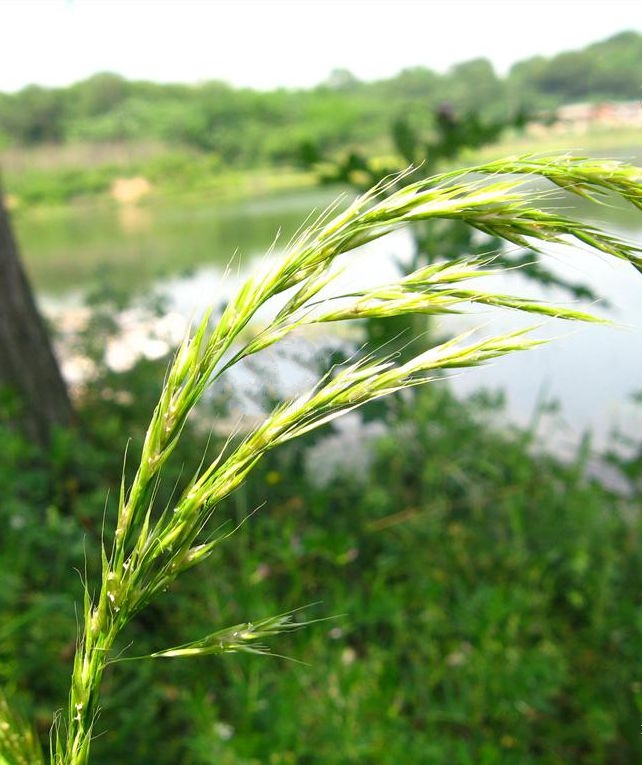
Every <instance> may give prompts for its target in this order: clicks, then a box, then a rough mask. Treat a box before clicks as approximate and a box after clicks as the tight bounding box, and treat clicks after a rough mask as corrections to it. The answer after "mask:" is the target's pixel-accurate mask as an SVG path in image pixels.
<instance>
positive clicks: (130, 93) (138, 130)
mask: <svg viewBox="0 0 642 765" xmlns="http://www.w3.org/2000/svg"><path fill="white" fill-rule="evenodd" d="M640 61H642V35H640V34H638V33H636V32H623V33H621V34H618V35H616V36H615V37H612V38H610V39H608V40H605V41H603V42H599V43H595V44H593V45H590V46H588V47H586V48H585V49H583V50H580V51H575V52H567V53H561V54H559V55H557V56H555V57H553V58H544V57H535V58H531V59H527V60H525V61H521V62H519V63H517V64H515V65H514V66H513V68H512V69H511V70H510V72H509V74H508V75H507V76H506V77H505V78H500V77H498V76H497V74H496V73H495V71H494V70H493V67H492V65H491V64H490V62H489V61H488V60H486V59H475V60H472V61H468V62H465V63H462V64H458V65H456V66H454V67H452V69H451V70H450V71H448V72H447V73H446V74H443V75H440V74H437V73H435V72H433V71H431V70H429V69H426V68H421V67H417V68H414V69H407V70H404V71H402V72H401V73H400V74H398V75H397V76H395V77H393V78H391V79H388V80H381V81H378V82H372V83H364V82H360V81H359V80H357V79H356V78H355V77H354V76H353V75H351V74H350V72H347V71H345V70H338V71H336V72H334V73H333V74H332V76H331V77H330V78H329V79H328V81H327V82H326V83H325V84H323V85H320V86H318V87H316V88H314V89H310V90H305V91H295V90H285V89H280V90H275V91H271V92H258V91H254V90H250V89H235V88H233V87H231V86H229V85H226V84H225V83H222V82H207V83H204V84H201V85H160V84H154V83H150V82H130V81H127V80H125V79H123V78H122V77H120V76H118V75H116V74H110V73H103V74H97V75H95V76H93V77H91V78H89V79H87V80H85V81H83V82H79V83H76V84H74V85H72V86H70V87H67V88H57V89H47V88H43V87H39V86H36V85H31V86H29V87H26V88H24V89H23V90H21V91H19V92H17V93H13V94H0V148H1V147H2V146H3V145H4V146H10V145H38V144H45V143H69V142H74V141H78V140H81V141H88V142H125V141H132V140H145V139H156V140H160V141H165V142H168V143H171V144H173V145H180V146H185V147H188V148H192V149H194V150H198V151H203V152H208V153H212V154H215V155H216V156H217V157H218V158H219V160H220V161H221V163H222V164H225V165H233V166H252V165H257V164H274V165H278V164H284V163H293V162H295V163H296V162H299V161H301V162H305V163H309V162H310V160H313V159H314V157H315V155H317V154H318V155H319V156H328V155H329V154H331V153H332V152H334V151H336V150H337V149H343V148H345V147H349V146H350V145H354V144H357V143H358V144H359V145H361V146H364V145H367V146H370V147H373V148H375V149H376V148H379V149H381V150H385V147H386V146H387V140H388V138H387V137H388V135H389V130H390V125H391V124H392V123H393V122H394V121H395V120H398V119H399V118H400V117H403V118H404V120H406V121H407V122H408V123H409V124H410V125H411V126H412V125H413V124H415V125H419V124H421V126H422V127H425V126H426V125H430V124H431V121H432V120H433V115H434V114H435V113H436V112H437V110H438V108H439V107H440V106H442V105H443V104H448V106H449V107H450V108H452V110H453V111H454V112H455V113H457V114H460V115H463V114H471V113H475V114H477V115H480V116H481V117H482V118H484V119H492V120H506V119H510V118H512V116H514V115H515V114H517V113H519V112H528V113H530V114H533V113H537V112H541V111H546V110H550V109H553V108H555V107H556V106H558V105H560V104H562V103H569V102H573V101H581V100H593V101H598V100H604V99H634V98H639V96H640V81H641V79H642V67H641V66H640Z"/></svg>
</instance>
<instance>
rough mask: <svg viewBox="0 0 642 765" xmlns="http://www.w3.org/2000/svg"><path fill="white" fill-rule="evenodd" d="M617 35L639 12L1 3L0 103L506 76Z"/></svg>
mask: <svg viewBox="0 0 642 765" xmlns="http://www.w3.org/2000/svg"><path fill="white" fill-rule="evenodd" d="M625 29H633V30H636V31H638V32H642V0H599V1H593V0H448V1H444V0H0V31H1V40H0V91H5V92H6V91H14V90H17V89H19V88H22V87H24V86H25V85H27V84H29V83H37V84H40V85H48V86H54V85H67V84H70V83H72V82H75V81H78V80H81V79H84V78H86V77H88V76H90V75H91V74H94V73H96V72H101V71H111V72H117V73H119V74H122V75H124V76H125V77H127V78H129V79H147V80H155V81H159V82H199V81H202V80H208V79H219V80H225V81H227V82H229V83H231V84H233V85H237V86H250V87H254V88H260V89H272V88H276V87H280V86H284V87H310V86H313V85H316V84H318V83H319V82H322V81H323V80H325V79H326V78H327V76H328V74H329V73H330V72H331V71H332V70H333V69H335V68H346V69H349V70H351V71H352V72H353V73H354V74H355V75H356V76H357V77H359V78H360V79H363V80H373V79H379V78H383V77H389V76H392V75H394V74H396V73H397V72H399V71H400V70H401V69H403V68H406V67H413V66H425V67H429V68H431V69H435V70H436V71H439V72H443V71H445V70H447V69H448V68H449V67H450V66H451V65H452V64H454V63H457V62H461V61H466V60H469V59H471V58H475V57H478V56H484V57H487V58H489V59H490V60H491V61H492V62H493V64H494V65H495V68H496V69H497V70H498V71H499V72H500V73H502V74H503V73H505V72H506V71H507V69H508V68H509V67H510V65H511V64H512V63H514V62H515V61H519V60H521V59H523V58H527V57H530V56H533V55H537V54H543V55H547V56H548V55H551V54H554V53H556V52H559V51H561V50H569V49H575V48H579V47H583V46H585V45H587V44H588V43H591V42H595V41H597V40H601V39H605V38H606V37H609V36H611V35H613V34H615V33H617V32H620V31H623V30H625ZM640 81H641V84H642V62H641V63H640Z"/></svg>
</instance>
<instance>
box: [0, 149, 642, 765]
mask: <svg viewBox="0 0 642 765" xmlns="http://www.w3.org/2000/svg"><path fill="white" fill-rule="evenodd" d="M534 177H541V178H544V179H547V180H549V181H551V182H552V183H553V184H554V185H557V186H559V187H562V188H563V189H564V190H565V191H569V192H571V193H574V194H579V195H580V196H584V197H589V198H590V199H593V200H594V201H598V200H599V198H600V196H602V195H604V194H607V193H608V194H613V193H615V194H618V195H620V196H621V197H623V198H624V199H626V200H627V201H628V202H630V203H631V204H633V205H634V206H636V207H637V208H639V209H642V185H641V184H640V180H641V179H642V171H640V170H639V169H637V168H633V167H629V166H626V165H621V164H617V163H601V162H597V161H594V160H585V159H581V158H568V157H563V158H559V157H544V158H538V157H521V158H512V159H509V160H505V161H503V162H492V163H489V164H487V165H481V166H478V167H475V168H471V169H467V170H464V171H459V172H448V173H444V174H441V175H437V176H433V177H431V178H429V179H427V180H420V181H417V182H414V183H409V184H407V185H405V186H404V187H403V188H402V189H401V190H398V191H393V192H392V193H390V190H391V188H392V186H391V185H390V184H393V183H394V182H395V179H392V180H391V181H390V184H386V183H385V182H384V183H383V184H382V185H380V186H379V187H376V188H374V189H372V190H371V191H370V192H368V193H366V194H365V195H363V196H361V197H359V198H358V199H357V200H355V201H354V202H353V203H352V204H351V205H350V206H349V207H348V208H347V209H346V210H344V211H341V212H338V213H337V212H336V210H330V211H328V212H326V213H324V214H323V215H322V216H320V217H319V218H318V219H317V220H316V221H314V222H313V223H312V225H311V226H309V227H308V228H306V229H305V230H303V231H302V232H301V233H300V234H299V235H298V236H297V237H295V239H294V240H293V241H292V242H290V244H289V245H288V247H287V248H286V250H285V252H284V253H283V254H282V255H280V256H278V257H275V258H273V259H272V260H270V261H269V262H266V264H265V267H264V268H263V269H262V271H261V272H260V273H256V274H254V275H252V276H250V277H249V278H248V279H247V281H246V282H245V283H244V284H243V285H242V286H241V288H240V289H239V290H238V292H237V293H236V295H235V296H233V297H232V298H231V299H230V301H229V302H228V304H227V305H226V307H225V309H224V310H223V312H222V314H221V315H220V316H219V317H218V318H217V320H216V321H215V322H211V321H210V317H209V316H207V317H205V319H203V321H202V322H201V323H200V324H199V325H198V326H197V327H196V328H195V330H194V332H193V333H192V334H191V335H190V336H188V337H186V338H185V340H184V342H183V343H182V344H181V346H180V347H179V349H178V350H177V352H176V355H175V357H174V360H173V362H172V364H171V365H170V367H169V369H168V371H167V374H166V377H165V381H164V385H163V389H162V391H161V393H160V397H159V400H158V403H157V405H156V408H155V410H154V413H153V415H152V418H151V422H150V424H149V427H148V429H147V432H146V435H145V438H144V442H143V444H142V447H141V449H140V453H139V454H135V455H134V454H132V450H131V449H130V450H129V451H128V454H127V457H126V470H125V475H129V474H130V466H131V465H132V463H133V465H134V466H135V467H134V469H133V475H132V477H131V478H127V479H126V478H125V477H123V480H122V483H121V487H120V493H119V497H118V503H117V505H118V506H117V510H116V517H115V518H112V517H111V516H110V515H109V514H108V517H106V519H105V528H104V530H103V532H102V537H103V544H102V549H101V563H100V568H101V576H100V582H99V583H96V584H94V583H93V582H92V581H91V580H90V579H89V578H88V577H89V574H87V576H84V575H83V579H84V586H85V595H84V602H83V604H82V607H81V608H80V613H79V621H80V627H79V636H78V642H77V645H76V648H75V654H74V663H73V672H72V678H71V689H70V694H69V702H68V706H67V708H66V710H64V711H63V712H62V713H61V715H60V716H59V718H58V719H57V721H56V723H55V725H54V728H53V734H52V747H51V762H52V763H54V764H55V765H83V764H84V763H87V762H88V761H89V755H90V747H91V743H92V738H93V736H94V735H95V725H96V720H97V718H98V715H99V712H100V694H101V687H102V684H103V680H104V676H105V672H106V670H107V669H108V668H109V667H110V665H112V664H114V663H115V662H118V661H122V660H123V659H126V658H128V653H127V651H126V650H125V651H124V652H123V649H122V639H123V635H125V634H126V633H125V630H126V628H127V627H128V625H130V623H131V622H132V620H133V619H134V617H136V616H137V615H140V618H143V614H144V612H145V611H146V610H147V609H149V608H153V607H154V605H153V604H154V602H155V601H156V599H157V598H160V597H161V596H162V593H163V592H165V590H167V589H168V588H169V587H170V586H171V585H172V584H173V583H174V582H175V580H176V579H177V578H178V577H180V576H182V575H183V574H184V573H185V572H186V571H187V570H188V569H191V568H193V567H194V566H197V565H200V564H202V563H203V562H204V561H205V560H206V559H208V558H209V557H210V556H211V555H212V553H213V552H214V550H215V549H217V548H218V547H219V546H220V545H221V543H222V542H224V541H225V539H226V538H227V537H228V536H229V534H230V532H229V530H228V529H223V530H220V529H219V530H218V531H217V529H216V526H217V523H216V509H217V507H218V506H219V505H220V503H221V502H223V501H224V500H225V499H226V498H227V497H229V496H230V495H232V493H233V492H235V491H236V490H238V489H239V487H240V486H241V485H242V484H243V483H244V481H245V480H246V478H247V476H248V475H249V474H250V472H251V471H252V470H253V469H254V468H256V467H257V465H258V464H259V463H260V462H261V460H263V459H264V458H265V457H266V456H267V455H268V454H270V453H271V452H272V451H273V450H274V449H275V447H277V446H281V445H284V444H286V443H288V442H291V441H292V440H293V439H296V438H299V437H301V436H305V435H307V434H309V433H310V432H312V431H314V430H315V429H317V428H319V427H320V426H322V425H324V424H326V423H328V422H330V421H332V420H334V419H335V418H337V417H339V416H341V415H342V414H344V413H347V412H350V411H352V410H354V409H355V408H357V407H360V406H362V405H364V404H367V403H368V402H371V401H374V400H376V399H379V398H381V397H383V396H386V395H388V394H390V393H395V392H399V391H404V390H409V389H413V388H416V387H417V386H420V385H423V384H424V383H427V382H430V381H432V380H434V379H435V378H436V377H437V376H438V375H439V373H440V371H441V370H444V369H453V368H463V367H470V366H477V365H480V364H483V363H485V362H487V361H489V360H491V359H494V358H496V357H499V356H502V355H505V354H508V353H512V352H514V351H521V350H526V349H529V348H531V347H533V346H536V345H538V344H539V343H540V342H542V341H541V340H538V339H537V338H536V337H534V336H532V333H531V330H520V331H519V332H513V333H511V334H503V335H496V336H486V337H483V338H481V339H480V338H479V336H478V335H477V334H473V333H466V334H464V335H461V336H459V337H456V338H454V339H452V340H448V341H446V342H442V343H439V344H437V345H432V346H430V344H428V345H429V347H427V348H426V349H425V350H422V351H420V352H418V353H417V354H416V355H414V356H412V357H411V358H410V359H404V360H403V361H398V360H397V359H396V358H391V357H389V356H386V352H385V348H384V349H382V351H381V354H380V355H371V354H369V355H366V356H364V357H356V358H355V359H353V360H350V361H348V362H347V363H345V364H342V365H340V366H337V367H333V368H331V369H329V370H327V372H326V374H325V375H324V376H323V377H322V378H321V380H320V381H319V382H318V384H317V385H316V386H314V388H312V389H311V390H309V391H306V392H304V393H302V394H300V395H299V396H297V397H296V398H294V399H292V400H289V401H284V402H282V403H279V404H277V405H276V406H275V407H274V409H273V410H272V411H271V412H270V413H269V414H268V416H267V417H266V419H265V420H264V421H263V422H262V423H261V424H259V425H257V426H256V427H254V428H253V429H251V430H250V431H249V432H248V433H246V434H244V435H243V436H237V437H231V438H230V439H229V440H228V442H227V443H225V444H224V445H223V446H222V447H221V448H220V449H219V450H218V451H217V452H216V453H215V455H214V456H213V457H210V456H209V453H208V454H207V455H206V457H205V458H204V459H203V461H202V463H201V464H200V466H199V467H198V468H197V469H196V470H195V471H194V473H193V475H192V476H191V478H190V479H188V480H187V481H186V486H185V487H184V489H182V490H180V491H178V490H177V491H176V492H175V494H174V495H172V493H171V491H170V492H169V493H167V492H165V491H163V489H162V485H163V481H164V476H165V475H166V473H167V471H168V470H169V466H170V464H171V462H172V460H173V458H174V457H175V456H176V452H177V446H178V444H179V443H180V441H181V437H182V435H183V434H184V432H185V428H186V424H187V422H188V418H190V416H191V415H192V414H193V413H194V411H195V407H196V406H197V405H198V403H199V401H200V400H201V399H202V397H203V395H204V394H205V392H206V391H207V390H208V389H209V388H210V387H211V386H212V385H214V384H215V383H216V382H217V381H219V380H220V378H221V376H222V375H223V374H224V373H225V372H226V371H227V370H229V369H230V368H232V367H233V366H234V365H235V364H238V363H239V362H241V361H242V360H244V359H247V358H249V357H250V356H252V355H253V354H255V353H257V352H258V351H262V350H265V349H266V348H270V347H272V346H275V345H276V344H277V343H279V342H280V341H282V340H283V339H284V338H285V337H287V336H288V335H290V334H291V333H294V332H298V331H299V330H301V329H303V328H305V327H310V326H312V325H318V324H325V323H331V322H337V321H346V320H348V321H349V320H352V319H364V318H365V319H371V318H380V319H386V318H392V317H395V316H399V315H402V314H410V313H413V314H440V313H446V312H453V311H462V310H465V309H466V308H467V307H470V306H473V307H474V306H476V305H489V304H490V305H493V306H497V307H500V308H503V309H510V310H519V311H522V312H525V313H529V314H530V313H532V314H535V315H536V316H538V317H542V316H543V317H545V318H546V317H550V316H555V317H557V318H561V319H568V320H571V321H593V320H594V319H593V318H592V317H591V316H590V315H589V314H587V313H584V312H581V311H578V310H576V309H573V308H564V307H552V306H550V305H546V304H543V303H541V302H537V301H533V300H528V299H525V298H521V297H517V296H513V295H503V294H496V293H489V292H485V291H483V290H480V289H477V287H475V288H471V287H470V286H469V287H466V286H465V285H466V282H467V281H468V280H470V279H473V278H475V279H477V278H479V277H485V276H489V275H491V274H493V273H496V268H495V267H494V263H493V259H492V257H487V258H471V257H467V256H466V255H465V254H464V255H462V257H461V258H459V259H458V260H456V261H455V262H449V263H447V264H442V263H439V264H433V265H430V266H424V267H419V268H417V270H415V271H414V272H413V273H411V274H409V275H406V276H404V277H400V278H399V279H398V280H397V281H396V282H395V283H392V284H389V285H385V286H383V287H374V288H366V289H363V290H354V291H351V292H350V293H346V294H338V295H337V294H332V292H331V290H332V286H333V282H334V280H335V277H336V275H337V273H338V270H339V267H340V266H341V265H342V263H343V262H344V260H345V258H344V256H349V253H350V252H352V251H353V250H354V249H356V248H357V247H359V246H360V245H362V244H365V243H367V242H369V241H372V240H374V239H377V238H379V237H381V236H384V235H385V234H387V233H389V232H391V231H394V230H396V229H398V228H400V227H402V226H405V225H407V224H411V223H413V222H414V221H425V220H435V219H446V220H453V219H456V220H460V221H463V222H465V223H467V224H468V225H470V226H472V227H474V228H476V229H478V230H479V231H481V232H484V233H486V234H489V235H491V236H495V237H500V238H501V239H502V240H504V241H505V242H508V243H511V244H514V245H517V246H519V247H530V248H537V246H538V244H540V243H543V242H572V243H573V242H574V243H576V244H579V245H581V246H582V247H586V246H587V245H588V247H589V248H592V249H594V250H597V251H598V252H601V253H604V254H606V255H608V256H611V257H616V258H620V259H624V260H626V261H628V262H630V263H631V264H632V265H633V266H634V267H635V268H637V269H638V270H642V257H641V252H640V250H639V248H638V247H636V246H634V245H632V244H627V243H626V242H623V241H621V240H620V239H618V238H617V237H615V236H612V235H610V234H608V233H605V232H604V231H602V230H601V229H599V228H597V227H594V226H592V225H590V224H587V223H583V222H580V221H577V220H575V219H573V218H570V217H566V216H564V215H562V214H559V213H556V212H552V211H551V210H550V209H542V207H541V206H540V205H539V203H540V202H542V201H543V200H546V201H547V202H548V201H549V200H550V194H551V192H550V191H542V190H538V189H537V188H535V187H533V185H531V184H530V183H529V181H530V180H532V179H533V178H534ZM579 252H580V251H578V253H579ZM279 296H280V298H281V300H280V305H279V306H277V307H276V308H275V310H274V313H273V316H272V319H271V320H270V321H269V322H268V323H267V325H265V326H264V328H262V329H257V330H256V331H254V332H251V331H250V332H248V329H249V328H251V327H252V322H253V320H254V319H255V318H256V316H257V312H258V311H259V310H260V309H262V308H263V307H264V306H265V305H266V304H268V303H269V302H270V301H272V300H273V299H274V298H279ZM266 493H269V491H268V490H267V489H266ZM161 496H163V497H164V499H163V500H162V501H161V500H160V497H161ZM90 568H91V566H88V570H90ZM297 626H299V623H298V622H297V621H296V619H295V618H294V616H293V615H291V614H281V615H280V616H277V617H273V618H261V619H259V620H257V621H254V622H249V621H245V622H243V624H241V625H239V626H236V627H233V628H229V629H221V628H220V626H219V625H216V629H215V630H212V631H210V632H209V633H208V634H207V635H205V636H201V637H198V638H196V639H194V640H192V641H190V642H189V643H188V644H181V645H180V646H178V647H172V646H166V647H161V648H159V649H158V650H156V651H153V652H151V654H150V655H151V656H154V657H177V656H187V655H189V656H202V655H206V654H209V653H213V652H214V653H227V652H233V651H257V650H258V652H260V653H262V652H264V651H265V650H266V649H265V648H264V647H263V646H264V645H265V641H266V640H267V639H268V638H271V637H273V636H274V634H276V633H278V632H283V631H288V630H290V629H292V628H294V627H297ZM257 645H258V646H259V647H258V648H257ZM462 650H463V649H462ZM489 650H490V649H489ZM2 709H6V707H2ZM0 711H1V710H0ZM489 714H490V712H489ZM3 725H4V728H3V729H5V730H10V731H11V736H10V737H9V738H8V739H7V741H9V742H10V745H6V746H5V749H4V750H2V749H0V754H1V755H2V756H4V758H5V759H6V760H7V761H8V762H9V763H17V762H21V761H25V762H32V761H35V760H34V757H35V755H34V754H33V753H32V752H33V749H32V745H31V743H30V742H31V741H32V738H30V734H29V733H28V729H27V728H26V727H25V726H24V725H22V724H21V723H20V722H19V721H18V718H17V717H15V716H11V715H10V714H9V712H8V711H6V712H5V719H4V721H3ZM20 741H23V742H24V746H23V748H22V750H21V749H20V744H19V743H16V742H20ZM0 746H2V740H1V739H0ZM20 751H22V752H23V754H22V755H16V752H20ZM20 756H21V757H22V758H23V759H22V760H20V759H19V757H20Z"/></svg>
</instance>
